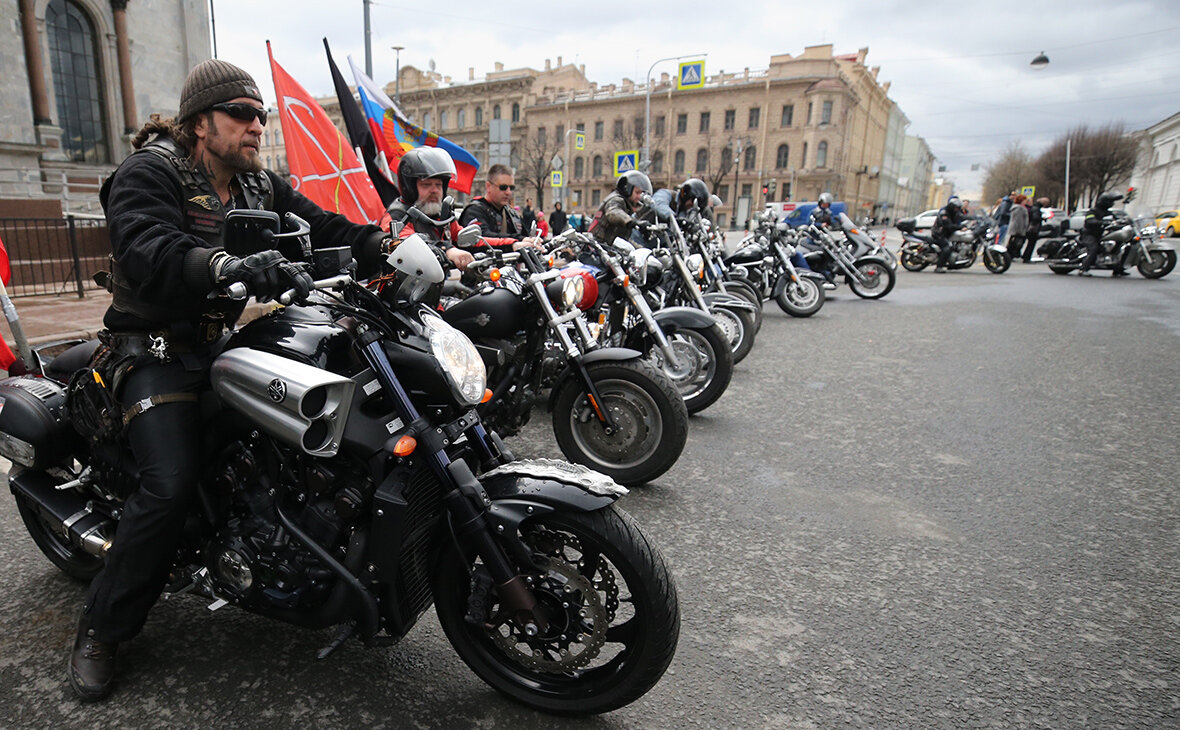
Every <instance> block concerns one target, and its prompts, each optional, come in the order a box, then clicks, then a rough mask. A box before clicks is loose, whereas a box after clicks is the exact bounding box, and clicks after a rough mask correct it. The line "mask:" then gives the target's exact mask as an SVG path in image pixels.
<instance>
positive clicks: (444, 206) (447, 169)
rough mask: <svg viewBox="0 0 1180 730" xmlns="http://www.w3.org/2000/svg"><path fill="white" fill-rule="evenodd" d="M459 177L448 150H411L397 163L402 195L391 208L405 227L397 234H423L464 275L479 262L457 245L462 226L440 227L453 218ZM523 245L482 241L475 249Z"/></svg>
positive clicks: (499, 240)
mask: <svg viewBox="0 0 1180 730" xmlns="http://www.w3.org/2000/svg"><path fill="white" fill-rule="evenodd" d="M455 175H456V172H455V162H454V160H452V159H451V156H450V155H448V154H447V153H446V151H445V150H441V149H439V148H437V147H415V148H414V149H412V150H409V151H408V152H406V153H405V154H404V155H402V158H401V160H399V161H398V163H397V186H398V190H400V191H401V192H400V196H399V197H398V199H397V200H395V201H393V202H392V203H390V205H389V217H390V219H391V220H392V221H393V222H395V223H402V224H403V225H402V228H401V229H400V230H399V231H398V233H397V235H398V237H399V238H408V237H409V236H411V235H412V234H414V233H420V234H421V235H422V236H423V237H424V238H426V240H427V241H429V242H430V243H431V244H434V245H436V246H438V247H440V248H441V249H442V250H443V253H444V254H445V256H446V258H447V260H448V261H450V262H451V263H452V264H454V266H455V268H457V269H459V270H460V271H463V270H465V269H466V268H467V265H468V264H470V263H471V262H472V261H474V260H475V259H474V257H473V256H472V255H471V251H469V250H465V249H463V248H460V247H459V246H458V245H457V244H456V241H457V239H458V236H459V231H460V229H461V228H462V226H461V225H459V223H458V222H457V221H455V220H451V221H450V223H443V224H442V225H438V223H437V221H444V220H446V219H447V218H451V217H452V214H453V212H452V210H451V205H450V202H449V201H447V200H446V194H447V187H448V186H449V185H450V182H451V180H454V179H455ZM519 243H520V242H519V241H517V240H516V239H514V238H481V239H480V240H479V242H478V243H477V244H476V246H474V247H472V248H474V249H476V250H478V248H480V247H483V248H487V247H488V246H492V247H495V248H501V249H512V248H513V247H515V246H517V245H519Z"/></svg>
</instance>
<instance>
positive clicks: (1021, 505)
mask: <svg viewBox="0 0 1180 730" xmlns="http://www.w3.org/2000/svg"><path fill="white" fill-rule="evenodd" d="M898 273H899V276H900V280H899V282H898V285H897V287H896V289H895V290H894V291H893V292H892V293H891V294H890V295H889V296H888V297H886V298H885V299H884V300H882V301H877V302H870V301H862V300H859V299H857V298H856V297H855V296H853V295H852V294H851V292H850V291H849V290H848V289H847V288H845V287H841V289H840V290H839V291H837V292H834V293H832V295H831V296H830V298H829V300H828V302H827V304H826V305H825V306H824V308H823V310H822V311H821V312H820V313H819V314H817V315H816V316H815V317H813V318H811V319H807V320H795V319H791V318H789V317H787V316H786V315H784V314H782V313H781V312H779V311H778V309H777V307H775V306H774V305H773V304H769V305H768V307H767V309H766V316H765V321H764V325H763V328H762V331H761V333H760V334H759V337H758V342H757V345H756V346H755V348H754V351H753V353H752V354H751V355H750V357H749V358H748V359H747V360H745V361H744V362H743V363H741V364H740V365H739V366H738V370H737V373H736V375H735V378H734V381H733V383H732V385H731V386H730V389H729V392H727V393H726V395H725V396H724V397H723V398H722V399H721V400H720V401H719V402H718V403H717V404H716V405H714V406H713V407H712V408H710V409H709V410H707V411H706V412H704V413H703V414H701V415H700V416H697V417H694V418H693V419H692V427H691V434H690V437H689V445H688V448H687V449H686V451H685V453H684V455H683V456H682V458H681V459H680V461H679V462H678V463H677V465H676V466H675V467H674V468H673V469H672V470H671V471H670V472H669V473H668V474H667V475H666V476H665V477H664V478H662V479H660V480H659V481H658V482H657V483H654V484H651V485H649V486H647V487H644V488H639V489H635V490H633V491H632V493H631V494H630V495H629V496H627V497H626V498H625V499H624V501H623V505H624V507H625V508H626V509H627V510H629V511H630V512H632V513H633V514H634V515H636V516H637V517H638V518H639V519H640V521H641V523H642V524H643V526H644V528H645V530H646V531H647V532H648V534H649V535H650V537H651V538H652V539H653V540H654V542H655V543H656V544H657V545H659V546H661V547H662V549H663V552H664V554H665V556H666V557H667V559H668V560H669V562H670V564H671V565H672V567H673V571H674V574H675V577H676V581H677V585H678V589H679V595H680V605H681V610H682V616H683V621H682V630H681V638H680V646H679V651H678V653H677V655H676V658H675V660H674V661H673V663H672V666H671V669H670V671H669V672H668V674H667V675H666V676H665V677H664V679H663V680H662V681H661V682H660V684H658V685H657V686H656V687H655V688H654V689H653V690H652V691H651V692H650V693H649V694H648V695H647V696H645V697H643V698H641V699H640V700H639V701H637V702H635V703H634V704H633V705H631V706H629V707H626V708H624V709H621V710H618V711H616V712H614V713H611V714H609V715H606V716H603V717H598V718H591V719H586V720H578V721H569V720H563V721H555V720H554V718H552V717H547V716H544V715H540V714H537V713H534V712H531V711H529V710H527V709H524V708H521V707H519V706H516V705H514V704H512V703H511V702H509V701H507V700H505V699H503V698H501V697H500V696H499V695H497V694H496V693H495V692H493V691H491V690H490V689H488V688H487V687H485V686H484V685H483V684H482V683H481V682H480V681H479V680H478V679H477V678H476V677H475V676H474V675H473V674H472V673H471V672H469V671H468V670H467V669H466V667H465V666H464V665H463V664H462V662H461V661H460V660H459V659H458V657H457V656H456V655H455V654H454V652H453V651H452V650H451V648H450V647H449V645H448V644H447V642H446V640H445V638H444V637H443V636H442V634H441V631H440V629H439V628H438V625H437V622H436V621H435V619H434V617H433V614H427V615H426V617H425V618H424V620H423V621H422V623H421V624H419V626H418V627H416V628H415V629H414V631H413V632H412V633H411V634H410V636H408V637H407V638H406V639H405V640H404V641H403V642H402V643H401V644H399V645H398V646H395V647H393V648H391V649H365V648H363V647H362V646H360V645H359V644H352V643H350V644H346V645H345V646H344V647H343V648H342V649H341V650H340V651H338V652H337V653H336V654H335V655H333V656H332V657H331V658H329V659H328V660H327V661H324V662H317V661H315V660H314V654H315V652H316V650H317V649H318V648H320V646H321V645H323V644H324V643H326V641H327V640H328V638H329V637H328V635H327V634H326V633H324V632H319V633H314V632H306V631H302V630H298V629H289V628H288V627H286V626H284V625H281V624H278V623H275V622H272V621H269V620H266V619H262V618H258V617H255V616H252V615H249V614H245V613H242V612H239V611H235V610H234V609H225V610H221V611H218V612H216V613H210V612H209V611H207V610H206V608H205V606H204V604H203V602H202V601H200V600H199V599H192V598H188V599H185V598H180V599H176V600H172V601H168V602H165V603H161V604H160V605H158V606H157V607H156V609H155V610H154V611H153V613H152V615H151V617H150V619H149V621H148V624H147V627H146V629H145V631H144V632H143V634H142V635H141V637H140V638H138V639H137V640H135V641H134V642H131V643H129V644H127V645H125V647H124V648H123V651H122V653H121V659H122V662H123V672H122V675H121V676H122V680H121V686H120V688H119V690H118V692H117V694H116V695H115V696H114V697H113V698H112V699H111V700H110V701H108V702H107V703H105V704H102V705H99V706H97V707H94V706H83V705H80V704H78V703H77V702H76V701H75V700H74V699H73V697H72V696H71V694H70V692H69V690H68V687H67V685H66V683H65V679H64V669H65V662H66V650H67V647H68V645H69V643H70V641H71V638H72V632H73V625H74V619H75V615H76V612H77V610H78V608H79V606H80V604H81V602H82V597H83V590H84V589H83V587H82V586H80V585H77V584H75V583H73V582H71V581H70V580H68V579H66V578H65V577H63V576H61V575H59V574H58V573H57V572H55V570H54V569H53V568H52V567H51V566H50V565H49V563H48V562H47V561H46V560H45V559H43V558H42V557H41V555H40V554H39V553H38V552H37V550H36V549H35V547H34V546H33V544H32V542H31V541H30V540H29V539H28V537H27V535H26V534H25V532H24V529H23V527H22V526H21V524H20V521H19V518H18V517H17V515H16V512H15V509H14V508H13V503H12V497H11V495H10V494H8V492H7V490H3V493H2V494H0V565H3V566H4V569H3V571H2V572H0V718H2V719H0V725H7V726H11V727H59V728H65V727H76V728H91V727H164V726H169V727H192V728H197V727H200V728H208V727H216V728H237V727H297V726H298V727H304V726H311V727H317V728H323V727H342V728H355V727H382V726H383V727H399V728H400V727H406V728H429V727H484V728H513V729H514V730H517V729H523V728H548V727H552V726H554V725H555V724H558V722H560V724H562V725H566V726H571V727H595V728H597V727H601V728H653V727H701V728H717V727H742V728H829V727H845V726H851V727H875V728H893V727H898V728H900V727H937V728H942V727H953V728H959V727H977V726H979V727H1048V728H1067V727H1069V728H1072V727H1083V726H1087V727H1143V728H1157V727H1165V726H1171V727H1176V726H1177V723H1178V718H1180V590H1178V587H1177V586H1178V584H1177V579H1176V576H1177V575H1178V574H1180V528H1178V525H1177V515H1178V514H1180V510H1178V507H1180V497H1178V496H1177V485H1180V460H1178V459H1177V457H1176V445H1177V438H1178V437H1180V398H1177V395H1176V388H1177V383H1178V382H1180V274H1173V275H1171V276H1169V277H1168V278H1166V279H1164V280H1162V281H1155V282H1153V281H1145V280H1143V279H1142V278H1140V277H1139V276H1138V275H1137V274H1136V275H1133V276H1132V277H1130V278H1128V279H1124V280H1111V279H1108V278H1106V277H1105V275H1102V276H1099V277H1095V278H1094V279H1091V280H1078V279H1077V278H1076V277H1073V276H1070V277H1060V276H1054V275H1052V274H1050V273H1049V272H1048V271H1047V270H1046V269H1045V268H1044V267H1043V266H1022V265H1020V264H1017V265H1016V266H1015V267H1014V269H1013V270H1012V271H1011V272H1010V273H1008V274H1005V275H1003V276H994V275H991V274H988V273H987V272H986V271H985V270H984V269H982V268H981V267H976V268H975V269H973V270H970V271H967V272H954V273H950V274H947V275H945V276H937V275H935V274H933V273H930V272H924V273H920V274H911V273H908V272H905V271H900V270H899V272H898ZM534 418H535V419H536V420H535V421H534V423H533V424H530V426H529V428H528V430H527V431H526V433H525V434H524V435H523V436H522V437H520V438H517V439H514V440H513V446H514V447H515V448H516V450H517V452H518V453H519V454H521V455H528V456H542V455H547V456H556V455H558V454H557V451H556V449H555V447H554V446H553V445H552V438H551V434H550V431H549V427H548V418H547V414H545V413H537V414H535V415H534Z"/></svg>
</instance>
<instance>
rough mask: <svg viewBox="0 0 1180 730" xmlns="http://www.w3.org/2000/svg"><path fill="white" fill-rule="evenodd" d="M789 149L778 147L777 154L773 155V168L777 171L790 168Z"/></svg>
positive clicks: (785, 146) (783, 145)
mask: <svg viewBox="0 0 1180 730" xmlns="http://www.w3.org/2000/svg"><path fill="white" fill-rule="evenodd" d="M790 159H791V148H790V147H789V146H787V145H785V144H780V145H779V146H778V152H777V153H775V155H774V166H775V167H776V168H778V169H779V170H781V169H783V168H785V167H790V166H791V165H790Z"/></svg>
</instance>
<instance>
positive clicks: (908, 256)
mask: <svg viewBox="0 0 1180 730" xmlns="http://www.w3.org/2000/svg"><path fill="white" fill-rule="evenodd" d="M901 265H902V266H903V267H904V268H905V270H906V271H921V270H922V269H924V268H926V267H927V266H929V265H930V262H929V261H927V260H926V259H925V257H923V256H922V254H920V253H918V252H917V251H913V250H910V249H904V250H902V252H901Z"/></svg>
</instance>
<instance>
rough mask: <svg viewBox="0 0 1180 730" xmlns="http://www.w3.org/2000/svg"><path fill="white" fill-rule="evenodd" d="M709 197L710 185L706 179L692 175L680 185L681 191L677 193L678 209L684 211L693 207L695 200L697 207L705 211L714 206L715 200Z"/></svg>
mask: <svg viewBox="0 0 1180 730" xmlns="http://www.w3.org/2000/svg"><path fill="white" fill-rule="evenodd" d="M709 197H710V196H709V186H708V185H706V184H705V182H704V180H698V179H697V178H695V177H690V178H689V179H687V180H685V181H684V183H683V184H682V185H681V186H680V192H679V193H677V195H676V210H678V211H680V212H682V213H683V212H685V211H687V210H689V209H691V208H692V207H693V203H694V202H695V203H696V209H697V210H699V211H700V212H702V213H704V212H705V211H707V210H708V209H709V208H710V207H712V202H713V201H712V200H710V199H709Z"/></svg>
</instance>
